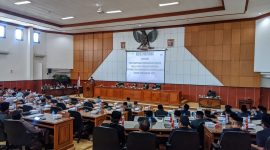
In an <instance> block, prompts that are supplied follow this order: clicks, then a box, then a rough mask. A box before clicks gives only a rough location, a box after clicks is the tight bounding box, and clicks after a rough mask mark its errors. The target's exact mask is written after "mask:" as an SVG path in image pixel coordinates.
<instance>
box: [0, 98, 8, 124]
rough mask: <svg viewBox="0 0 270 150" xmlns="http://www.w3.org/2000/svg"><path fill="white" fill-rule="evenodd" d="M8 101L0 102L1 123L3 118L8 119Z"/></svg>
mask: <svg viewBox="0 0 270 150" xmlns="http://www.w3.org/2000/svg"><path fill="white" fill-rule="evenodd" d="M9 118H10V114H9V102H2V103H1V104H0V122H2V123H3V121H4V120H5V119H9Z"/></svg>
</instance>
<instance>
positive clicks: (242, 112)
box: [238, 105, 250, 118]
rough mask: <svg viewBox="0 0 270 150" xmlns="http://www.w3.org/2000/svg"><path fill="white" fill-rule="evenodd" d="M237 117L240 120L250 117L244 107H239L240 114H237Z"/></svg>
mask: <svg viewBox="0 0 270 150" xmlns="http://www.w3.org/2000/svg"><path fill="white" fill-rule="evenodd" d="M238 116H239V117H241V118H242V117H248V116H250V112H249V111H248V109H247V106H246V105H242V106H241V112H240V113H238Z"/></svg>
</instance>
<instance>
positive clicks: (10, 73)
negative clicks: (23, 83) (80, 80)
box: [0, 25, 73, 81]
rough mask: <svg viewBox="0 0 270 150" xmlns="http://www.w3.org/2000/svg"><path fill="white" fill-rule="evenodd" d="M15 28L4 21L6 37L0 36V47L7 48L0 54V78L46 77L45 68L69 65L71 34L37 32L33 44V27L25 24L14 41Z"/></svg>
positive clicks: (1, 79)
mask: <svg viewBox="0 0 270 150" xmlns="http://www.w3.org/2000/svg"><path fill="white" fill-rule="evenodd" d="M16 28H17V27H15V26H11V25H6V38H0V51H8V52H9V54H0V68H1V71H0V81H16V80H32V79H34V80H39V79H49V78H51V76H48V75H47V69H48V68H58V69H72V68H73V37H72V36H69V35H60V34H51V33H43V32H40V43H34V44H33V43H32V42H31V41H32V39H31V38H32V36H33V35H32V33H33V29H30V28H29V29H28V28H25V29H24V34H23V36H24V37H23V41H18V40H16V39H15V36H14V33H15V29H16ZM28 34H29V37H28ZM36 56H42V57H36ZM60 62H61V63H60Z"/></svg>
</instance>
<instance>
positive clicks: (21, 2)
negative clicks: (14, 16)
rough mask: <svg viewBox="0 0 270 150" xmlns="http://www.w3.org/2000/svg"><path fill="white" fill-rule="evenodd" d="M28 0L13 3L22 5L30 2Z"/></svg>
mask: <svg viewBox="0 0 270 150" xmlns="http://www.w3.org/2000/svg"><path fill="white" fill-rule="evenodd" d="M30 3H31V2H30V1H20V2H16V3H14V4H15V5H24V4H30Z"/></svg>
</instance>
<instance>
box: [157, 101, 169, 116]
mask: <svg viewBox="0 0 270 150" xmlns="http://www.w3.org/2000/svg"><path fill="white" fill-rule="evenodd" d="M167 115H168V112H167V111H164V108H163V105H161V104H159V105H158V110H157V111H156V112H155V116H156V117H160V116H161V117H165V116H167Z"/></svg>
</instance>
